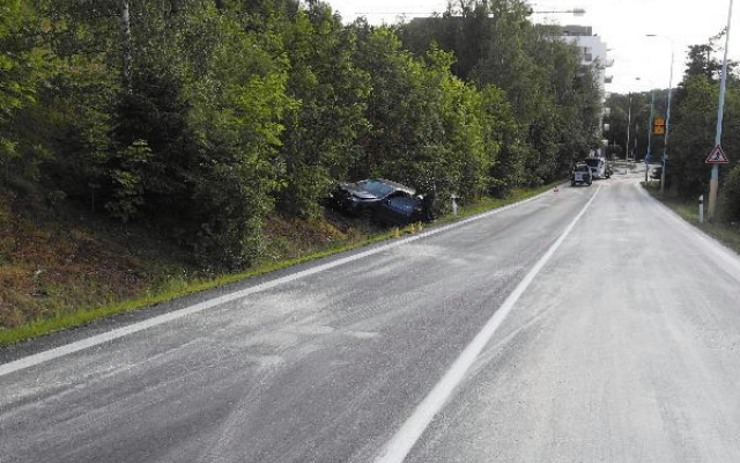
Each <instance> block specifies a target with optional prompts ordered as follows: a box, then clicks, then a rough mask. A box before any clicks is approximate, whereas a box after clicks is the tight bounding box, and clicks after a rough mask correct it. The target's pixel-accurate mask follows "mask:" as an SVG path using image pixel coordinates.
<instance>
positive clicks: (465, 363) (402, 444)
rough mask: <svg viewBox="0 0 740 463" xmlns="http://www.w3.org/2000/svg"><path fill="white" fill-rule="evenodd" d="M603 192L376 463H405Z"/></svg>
mask: <svg viewBox="0 0 740 463" xmlns="http://www.w3.org/2000/svg"><path fill="white" fill-rule="evenodd" d="M600 190H601V185H599V188H598V189H597V190H596V193H594V195H593V196H592V197H591V199H590V200H589V201H588V203H586V205H585V206H584V207H583V209H582V210H581V212H580V213H579V214H578V215H577V216H576V218H575V219H573V221H572V222H571V223H570V225H568V227H567V228H566V229H565V231H564V232H563V234H562V235H560V238H558V240H557V241H555V243H553V244H552V246H550V248H549V249H548V250H547V252H545V254H544V255H543V256H542V257H541V258H540V260H539V261H537V263H536V264H535V265H534V267H532V269H531V270H530V271H529V273H527V276H525V277H524V279H523V280H522V281H521V282H520V283H519V285H517V287H516V288H515V289H514V291H513V292H512V293H511V294H510V295H509V297H507V298H506V300H505V301H504V303H503V304H502V305H501V307H499V309H498V310H497V311H496V313H494V314H493V317H491V319H490V320H488V322H487V323H486V325H485V326H484V327H483V329H482V330H481V331H480V332H479V333H478V334H477V335H476V336H475V338H474V339H473V341H472V342H471V343H470V344H469V345H468V346H467V347H466V348H465V350H463V352H462V353H461V354H460V356H459V357H458V358H457V359H456V360H455V362H454V363H453V364H452V366H451V367H450V369H449V370H448V371H447V373H445V375H444V376H443V377H442V379H441V380H440V381H439V383H437V385H436V386H434V388H433V389H432V391H431V392H430V393H429V395H427V396H426V397H425V398H424V400H422V402H421V403H420V404H419V405H418V406H417V407H416V409H415V410H414V412H413V413H412V414H411V416H410V417H409V418H408V419H407V420H406V422H405V423H404V424H403V425H402V426H401V428H400V429H399V430H398V431H397V432H396V434H395V435H394V436H393V437H392V438H391V440H390V441H388V443H387V444H386V446H385V447H384V449H383V451H382V453H381V454H380V456H379V457H378V458H377V459H376V460H375V463H402V462H403V460H404V459H405V458H406V456H407V455H408V454H409V452H410V451H411V449H412V448H413V447H414V445H415V444H416V442H418V440H419V439H420V438H421V436H422V434H423V433H424V431H425V430H426V428H427V427H428V426H429V424H430V423H431V422H432V419H434V417H435V416H436V415H437V413H439V411H440V410H441V409H442V407H444V405H445V403H446V402H447V400H448V399H449V398H450V397H451V396H452V393H453V392H454V390H455V388H456V387H457V386H458V385H459V384H460V383H461V382H462V380H463V379H464V378H465V376H466V375H467V373H468V371H469V370H470V368H471V367H472V366H473V364H474V363H475V361H476V359H477V358H478V356H479V355H480V353H481V352H482V351H483V348H484V347H485V346H486V344H488V342H489V341H490V340H491V338H492V337H493V335H494V334H495V333H496V331H497V330H498V328H499V327H500V326H501V323H502V322H503V321H504V320H505V319H506V317H507V316H508V315H509V313H510V312H511V310H512V309H513V307H514V305H515V304H516V302H517V301H518V300H519V298H520V297H521V296H522V294H524V291H525V290H526V289H527V288H528V287H529V285H530V284H532V282H533V281H534V279H535V277H536V276H537V274H538V273H540V271H541V270H542V268H543V267H544V266H545V264H547V262H548V261H549V260H550V258H551V257H552V256H553V254H554V253H555V251H556V250H557V249H558V248H559V247H560V245H561V244H563V241H565V239H566V238H567V237H568V235H569V234H570V232H571V231H572V230H573V228H574V227H575V226H576V223H578V221H579V220H580V219H581V217H582V216H583V214H585V213H586V211H587V210H588V208H589V206H591V203H593V201H594V199H595V198H596V195H597V194H598V193H599V191H600Z"/></svg>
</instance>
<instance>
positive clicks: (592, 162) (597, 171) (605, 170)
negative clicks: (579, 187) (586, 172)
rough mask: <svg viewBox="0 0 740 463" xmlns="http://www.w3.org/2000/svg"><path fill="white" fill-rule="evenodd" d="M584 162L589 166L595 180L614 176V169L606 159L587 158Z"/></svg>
mask: <svg viewBox="0 0 740 463" xmlns="http://www.w3.org/2000/svg"><path fill="white" fill-rule="evenodd" d="M584 162H585V163H586V164H588V167H589V168H590V169H591V175H592V176H593V177H594V178H609V177H611V176H612V169H611V167H609V163H608V162H607V160H606V159H604V158H586V159H585V160H584Z"/></svg>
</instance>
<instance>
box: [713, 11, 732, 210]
mask: <svg viewBox="0 0 740 463" xmlns="http://www.w3.org/2000/svg"><path fill="white" fill-rule="evenodd" d="M732 1H733V0H730V10H729V12H728V13H727V29H726V30H725V34H726V37H725V58H724V60H723V61H722V80H721V81H720V84H719V104H718V105H717V132H716V135H715V137H714V146H715V147H720V146H722V120H723V119H724V112H725V91H726V88H727V51H728V50H729V48H730V23H731V21H732ZM718 190H719V164H714V165H713V166H712V176H711V178H710V180H709V210H708V213H709V221H710V222H713V221H714V219H715V217H716V212H717V191H718Z"/></svg>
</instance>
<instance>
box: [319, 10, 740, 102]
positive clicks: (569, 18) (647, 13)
mask: <svg viewBox="0 0 740 463" xmlns="http://www.w3.org/2000/svg"><path fill="white" fill-rule="evenodd" d="M328 2H329V4H331V5H332V7H333V8H334V10H335V11H338V12H339V13H340V14H341V15H342V18H343V19H344V20H345V21H347V22H351V21H353V20H354V19H355V18H357V17H358V16H366V17H367V19H368V21H369V22H370V23H372V24H380V23H382V22H386V23H393V22H396V19H397V18H398V17H399V16H400V15H404V14H406V17H407V18H409V19H410V18H412V17H414V16H424V15H428V14H431V13H432V12H434V11H437V12H442V11H444V10H445V8H446V5H447V1H446V0H426V1H424V0H328ZM736 3H739V4H740V2H736ZM531 4H532V7H533V9H534V10H535V11H549V10H558V11H560V10H569V9H573V8H583V9H585V10H586V14H585V15H583V16H580V17H574V16H573V15H570V14H566V13H559V14H535V15H534V16H533V19H534V20H535V21H537V22H546V23H555V24H561V25H566V24H581V25H588V26H592V27H593V32H594V34H596V35H599V36H601V37H602V40H604V42H606V44H607V47H608V48H609V49H610V51H609V57H610V58H613V59H614V66H613V67H612V68H611V69H610V70H609V71H607V74H611V75H613V76H614V81H613V83H612V84H610V85H607V91H610V92H617V93H626V92H628V91H643V90H648V89H649V88H651V87H656V88H667V87H668V81H669V74H670V62H671V42H670V41H669V40H665V39H660V38H648V37H645V34H659V35H662V36H665V37H668V38H670V39H671V40H672V41H673V43H674V50H675V65H674V76H673V85H674V86H675V85H676V84H677V83H678V82H679V81H680V80H681V78H682V74H683V70H684V68H685V66H684V64H685V62H686V50H687V48H688V46H689V45H693V44H703V43H707V42H708V39H709V38H710V37H711V36H714V35H716V34H718V33H719V32H720V31H721V30H722V29H723V28H724V27H725V26H726V25H727V17H728V11H729V5H730V1H729V0H574V1H570V0H538V1H536V2H531ZM739 9H740V5H735V7H734V8H733V18H732V23H731V30H730V48H729V53H730V59H734V60H740V10H739ZM721 44H722V46H724V39H722V42H721ZM720 58H721V55H720ZM637 77H640V80H636V78H637Z"/></svg>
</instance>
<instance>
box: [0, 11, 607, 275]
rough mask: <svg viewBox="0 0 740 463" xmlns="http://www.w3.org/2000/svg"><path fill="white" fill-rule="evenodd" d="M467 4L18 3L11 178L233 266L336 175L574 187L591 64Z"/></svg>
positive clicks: (2, 144) (4, 102) (465, 192)
mask: <svg viewBox="0 0 740 463" xmlns="http://www.w3.org/2000/svg"><path fill="white" fill-rule="evenodd" d="M461 6H462V11H460V12H452V11H450V12H448V13H449V14H447V15H445V16H443V17H442V18H440V19H439V22H438V23H435V26H434V27H433V28H430V29H429V30H428V31H426V32H424V31H423V30H421V29H418V28H416V29H415V28H414V27H412V25H407V26H402V27H400V28H399V27H387V26H383V27H372V26H369V25H368V24H367V23H366V22H364V21H362V20H360V21H357V22H356V23H354V24H350V25H344V24H342V21H341V18H340V17H339V16H337V15H336V14H334V12H333V11H332V10H331V8H330V6H329V5H328V4H326V3H322V2H320V1H316V0H311V1H308V2H306V3H305V4H304V3H301V2H298V1H297V0H259V1H251V2H224V1H216V0H178V1H177V2H173V1H170V0H151V1H141V0H98V1H95V2H90V1H85V2H82V3H81V2H79V1H78V0H55V1H53V2H52V1H48V0H37V1H35V2H20V1H17V0H14V1H9V2H3V3H2V6H0V8H1V10H0V13H2V14H0V165H1V166H2V167H3V170H4V172H5V173H4V175H3V176H2V177H0V178H2V180H3V181H4V182H7V183H10V181H11V180H12V181H13V183H14V184H15V185H16V187H17V186H18V185H19V184H21V183H24V184H26V185H27V188H28V189H31V190H37V191H38V192H41V193H44V192H45V191H47V190H48V192H49V193H50V194H51V193H53V196H54V197H55V198H63V197H66V198H69V199H70V200H73V201H79V202H81V203H83V204H87V205H89V207H90V208H91V209H92V210H93V211H95V212H96V213H100V214H107V215H108V216H110V217H111V218H113V219H115V220H119V221H122V222H127V221H139V222H142V223H145V224H147V225H149V226H150V227H152V229H155V230H158V231H159V232H161V233H165V234H168V235H169V236H170V237H171V239H172V240H174V241H176V242H178V243H179V244H181V245H182V246H184V247H186V248H188V249H190V250H191V251H192V253H193V255H194V256H196V257H197V258H198V259H199V261H200V262H201V263H203V264H206V265H209V266H224V267H230V268H237V267H242V266H245V265H248V264H249V263H250V262H252V261H253V260H254V259H255V258H257V257H259V256H260V254H261V252H262V244H263V243H262V227H263V224H264V223H265V219H266V218H267V217H268V216H269V215H270V214H274V213H281V214H283V215H286V216H290V217H293V216H300V217H304V218H307V217H314V216H316V215H318V214H319V213H320V212H321V208H320V206H319V200H320V199H321V198H322V197H323V196H324V195H325V194H326V192H327V191H328V189H329V188H330V187H331V185H332V184H333V183H334V182H336V181H340V180H354V179H358V178H362V177H367V176H384V177H389V178H392V179H395V180H398V181H402V182H405V183H408V184H410V185H411V186H414V187H416V188H417V189H418V190H420V191H422V192H428V191H435V192H436V193H437V194H438V195H440V196H445V195H450V194H453V193H456V194H458V195H461V196H462V197H463V200H468V199H472V198H475V197H479V196H483V195H487V194H495V195H506V194H507V193H508V192H509V191H510V190H511V189H512V188H515V187H517V186H521V185H527V184H540V183H542V182H547V181H550V180H553V179H556V178H558V177H559V176H561V175H562V174H563V172H564V169H566V168H567V166H569V165H570V163H571V161H572V159H573V157H574V156H576V157H577V156H581V155H582V154H583V153H584V152H585V151H587V150H588V149H589V148H590V147H592V144H593V143H594V136H595V133H596V131H595V124H596V123H597V122H598V112H599V107H598V106H599V104H598V101H599V94H598V89H597V88H595V87H594V85H593V74H592V69H589V68H584V67H582V66H581V64H580V58H579V55H578V52H577V50H576V49H575V48H574V47H572V46H570V45H566V44H564V43H562V42H560V41H558V40H556V39H555V36H556V32H555V31H553V30H550V29H548V28H542V27H534V25H533V24H532V23H531V22H529V20H528V16H527V15H528V13H527V11H528V10H527V8H525V6H526V5H525V4H524V3H523V2H519V1H515V2H511V1H504V0H497V1H493V2H472V1H470V2H461ZM126 13H128V14H126ZM453 13H455V14H453ZM457 13H460V15H461V16H460V17H461V18H462V19H461V20H459V19H458V18H456V15H457ZM494 13H495V14H494ZM422 32H423V33H422ZM401 37H403V39H402V38H401ZM414 37H415V38H414ZM412 38H414V39H413V40H412ZM11 171H12V172H13V174H14V175H12V176H11V175H9V172H11ZM46 196H48V195H46Z"/></svg>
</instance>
